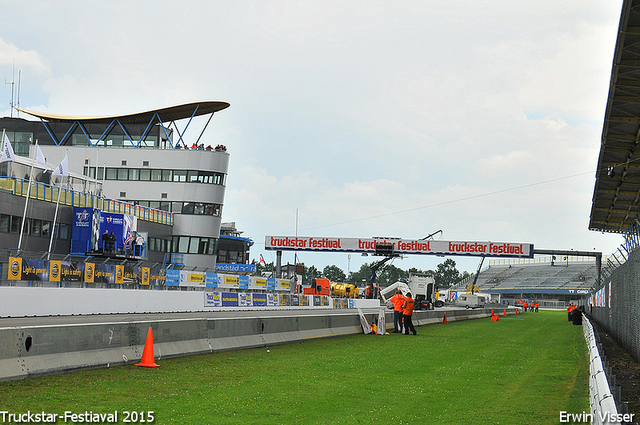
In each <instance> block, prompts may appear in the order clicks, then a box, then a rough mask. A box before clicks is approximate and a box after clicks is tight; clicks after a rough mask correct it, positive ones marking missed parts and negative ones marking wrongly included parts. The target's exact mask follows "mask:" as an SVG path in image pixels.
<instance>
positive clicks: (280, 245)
mask: <svg viewBox="0 0 640 425" xmlns="http://www.w3.org/2000/svg"><path fill="white" fill-rule="evenodd" d="M381 244H382V245H392V246H393V253H394V254H427V255H473V256H477V257H516V258H533V244H529V243H514V242H478V241H471V242H469V241H426V240H415V239H392V238H371V239H364V238H326V237H308V236H298V237H295V236H266V237H265V249H270V250H276V251H331V252H366V253H375V252H376V245H381Z"/></svg>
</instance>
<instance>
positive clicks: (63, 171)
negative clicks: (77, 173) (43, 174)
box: [52, 155, 69, 176]
mask: <svg viewBox="0 0 640 425" xmlns="http://www.w3.org/2000/svg"><path fill="white" fill-rule="evenodd" d="M68 175H69V163H68V162H67V157H66V155H65V157H64V159H63V160H62V162H61V163H60V165H58V166H57V167H56V169H55V170H53V174H52V176H68Z"/></svg>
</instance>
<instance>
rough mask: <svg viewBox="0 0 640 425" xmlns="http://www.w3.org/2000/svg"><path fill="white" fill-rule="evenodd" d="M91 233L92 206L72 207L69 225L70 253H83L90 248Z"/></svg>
mask: <svg viewBox="0 0 640 425" xmlns="http://www.w3.org/2000/svg"><path fill="white" fill-rule="evenodd" d="M92 234H93V208H86V207H73V224H72V226H71V239H72V241H71V246H72V250H71V251H72V252H71V253H72V254H78V253H79V254H83V255H84V254H85V253H86V252H87V250H88V249H89V250H90V247H91V239H92Z"/></svg>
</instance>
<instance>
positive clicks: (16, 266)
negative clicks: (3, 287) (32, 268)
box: [8, 257, 22, 280]
mask: <svg viewBox="0 0 640 425" xmlns="http://www.w3.org/2000/svg"><path fill="white" fill-rule="evenodd" d="M20 278H22V258H19V257H9V277H8V279H9V280H20Z"/></svg>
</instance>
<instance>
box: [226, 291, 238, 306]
mask: <svg viewBox="0 0 640 425" xmlns="http://www.w3.org/2000/svg"><path fill="white" fill-rule="evenodd" d="M222 306H223V307H238V293H237V292H223V293H222Z"/></svg>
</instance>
